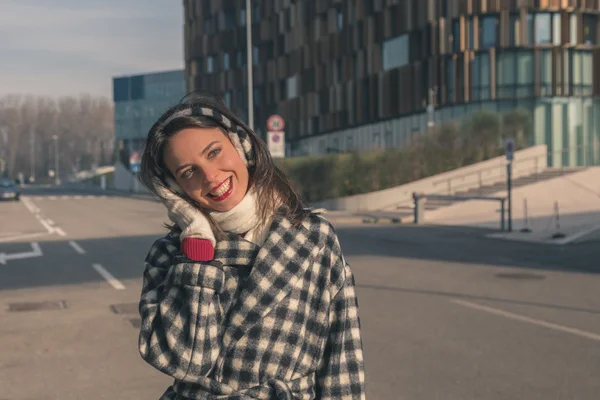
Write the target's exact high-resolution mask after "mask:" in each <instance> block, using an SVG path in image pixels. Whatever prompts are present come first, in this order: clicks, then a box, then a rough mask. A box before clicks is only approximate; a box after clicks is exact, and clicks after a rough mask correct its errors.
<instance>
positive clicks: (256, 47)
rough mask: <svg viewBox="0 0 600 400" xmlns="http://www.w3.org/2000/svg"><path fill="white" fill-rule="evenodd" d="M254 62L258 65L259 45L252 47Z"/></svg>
mask: <svg viewBox="0 0 600 400" xmlns="http://www.w3.org/2000/svg"><path fill="white" fill-rule="evenodd" d="M252 64H253V65H258V46H254V47H252Z"/></svg>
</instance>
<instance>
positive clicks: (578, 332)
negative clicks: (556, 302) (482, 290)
mask: <svg viewBox="0 0 600 400" xmlns="http://www.w3.org/2000/svg"><path fill="white" fill-rule="evenodd" d="M452 301H453V302H454V303H456V304H460V305H461V306H463V307H467V308H472V309H475V310H479V311H485V312H488V313H490V314H494V315H498V316H501V317H504V318H509V319H514V320H516V321H521V322H527V323H529V324H533V325H538V326H543V327H544V328H548V329H553V330H555V331H560V332H566V333H570V334H572V335H577V336H581V337H584V338H587V339H592V340H596V341H599V342H600V335H599V334H597V333H592V332H588V331H583V330H581V329H576V328H569V327H568V326H563V325H558V324H554V323H552V322H547V321H543V320H541V319H535V318H530V317H526V316H524V315H520V314H514V313H511V312H508V311H503V310H499V309H497V308H492V307H487V306H482V305H479V304H475V303H471V302H470V301H464V300H452Z"/></svg>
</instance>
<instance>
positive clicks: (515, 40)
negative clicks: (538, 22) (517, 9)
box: [508, 15, 521, 47]
mask: <svg viewBox="0 0 600 400" xmlns="http://www.w3.org/2000/svg"><path fill="white" fill-rule="evenodd" d="M508 33H509V38H508V40H509V45H510V46H511V47H516V46H520V45H521V19H520V18H519V16H518V15H511V16H510V28H509V30H508Z"/></svg>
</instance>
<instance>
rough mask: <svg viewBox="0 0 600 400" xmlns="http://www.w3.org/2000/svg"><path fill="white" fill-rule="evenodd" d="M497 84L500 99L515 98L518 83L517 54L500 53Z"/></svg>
mask: <svg viewBox="0 0 600 400" xmlns="http://www.w3.org/2000/svg"><path fill="white" fill-rule="evenodd" d="M497 64H498V67H497V69H496V70H497V72H496V74H497V76H496V84H497V86H498V87H497V89H498V97H499V98H513V97H514V85H515V83H516V74H515V72H516V68H515V53H513V52H502V53H498V60H497Z"/></svg>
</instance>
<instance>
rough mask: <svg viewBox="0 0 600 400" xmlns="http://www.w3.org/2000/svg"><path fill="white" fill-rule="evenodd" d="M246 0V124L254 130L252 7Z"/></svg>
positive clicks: (248, 0)
mask: <svg viewBox="0 0 600 400" xmlns="http://www.w3.org/2000/svg"><path fill="white" fill-rule="evenodd" d="M250 3H251V1H250V0H246V59H247V64H248V126H250V129H252V130H254V97H253V95H254V93H253V82H252V80H253V79H252V7H251V4H250Z"/></svg>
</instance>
